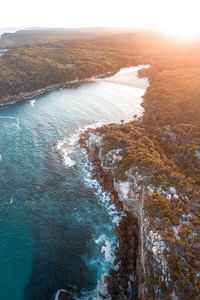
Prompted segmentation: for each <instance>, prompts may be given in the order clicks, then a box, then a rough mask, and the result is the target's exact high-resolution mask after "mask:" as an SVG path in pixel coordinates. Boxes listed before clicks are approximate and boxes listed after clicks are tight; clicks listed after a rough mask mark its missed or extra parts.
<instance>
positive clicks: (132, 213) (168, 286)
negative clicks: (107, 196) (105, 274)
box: [81, 125, 200, 300]
mask: <svg viewBox="0 0 200 300" xmlns="http://www.w3.org/2000/svg"><path fill="white" fill-rule="evenodd" d="M109 126H111V127H112V126H113V127H114V128H115V126H116V127H117V126H122V127H123V126H124V128H125V127H126V131H127V125H126V126H125V125H109ZM109 126H103V127H102V128H98V129H95V130H91V129H90V130H88V131H86V132H85V133H83V135H82V137H81V145H82V147H83V148H85V149H86V151H87V152H88V155H89V158H90V160H91V161H92V162H93V166H94V169H93V176H94V177H95V178H97V179H98V180H99V182H100V183H101V184H102V186H103V187H104V188H105V189H106V190H107V191H109V192H110V193H111V197H112V200H113V202H114V203H115V205H116V206H117V207H118V209H120V210H123V211H124V213H125V216H124V218H123V219H122V221H121V224H120V225H119V227H118V228H117V230H116V234H117V236H118V238H119V249H118V251H117V253H116V255H117V261H116V262H117V263H118V264H119V270H118V271H117V272H116V273H113V274H112V277H110V278H109V279H108V285H109V289H110V292H111V294H112V298H113V299H141V300H142V299H148V300H149V299H152V300H153V299H160V300H163V299H173V300H175V299H177V300H178V299H181V300H183V299H185V300H186V299H196V300H197V299H198V297H199V279H200V275H199V273H198V264H196V259H197V255H196V253H198V251H197V248H198V245H199V244H198V240H197V235H198V232H197V230H196V229H197V227H195V228H194V227H193V226H192V222H191V218H192V215H191V213H190V212H189V210H188V206H187V203H189V199H188V197H187V195H186V193H185V192H182V191H181V190H180V189H179V190H178V188H176V186H175V185H176V184H175V185H174V186H172V185H169V184H166V183H165V184H164V183H163V184H161V181H160V182H159V184H158V183H157V182H156V180H153V179H152V178H154V177H156V176H158V174H157V173H156V171H157V172H160V168H161V166H160V162H159V160H156V159H155V157H157V153H153V150H152V149H153V148H154V146H153V145H152V144H151V141H149V140H148V141H147V139H146V140H145V139H144V132H143V128H140V126H139V127H135V125H133V126H134V127H133V128H132V130H133V129H134V130H135V132H138V137H137V140H138V139H140V142H139V146H140V147H142V148H143V146H141V145H143V144H142V143H141V142H142V141H143V142H144V145H145V143H147V144H148V145H149V144H150V148H149V149H150V150H149V149H148V151H149V152H148V151H147V146H145V147H146V151H147V152H146V153H145V157H148V161H147V162H146V165H145V167H144V166H143V165H142V164H143V163H144V159H143V157H142V159H141V162H139V158H138V163H137V164H135V163H133V162H132V161H131V163H130V162H129V163H127V162H126V163H125V158H127V157H128V155H130V153H129V154H127V153H125V152H124V147H125V145H126V146H127V140H128V136H125V138H124V140H123V141H122V139H121V138H120V139H119V140H120V141H119V140H117V142H116V143H115V142H113V140H112V143H111V144H108V137H109V139H112V137H111V136H109V134H111V132H110V131H109V128H110V127H109ZM118 129H119V128H118ZM112 130H113V128H112ZM115 130H116V134H117V129H116V128H115ZM129 130H130V128H129ZM118 133H119V132H118ZM118 137H119V136H118ZM115 139H116V136H115ZM147 144H146V145H147ZM111 145H112V146H111ZM128 146H129V145H128ZM134 146H135V145H132V147H133V148H134ZM137 146H138V145H137ZM135 147H136V146H135ZM128 148H129V147H128ZM134 149H135V148H134ZM139 149H140V148H137V154H138V153H140V151H139ZM154 152H155V149H154ZM149 153H151V155H153V157H154V159H153V162H152V161H151V159H150V158H151V157H150V156H148V155H149ZM138 155H139V156H142V154H141V153H140V154H138ZM135 160H136V158H135V157H134V161H135ZM163 160H164V161H165V162H167V158H165V157H162V161H163ZM148 163H150V165H148ZM122 165H123V168H122ZM165 167H166V166H165ZM162 168H164V165H162ZM156 178H157V177H156ZM174 183H175V181H174ZM185 238H187V242H186V241H185V240H184V239H185ZM189 243H191V245H189ZM188 247H189V249H188V250H187V248H188ZM192 253H193V255H194V256H193V258H194V260H195V261H193V262H192V261H191V257H190V256H191V255H192ZM191 276H193V277H191Z"/></svg>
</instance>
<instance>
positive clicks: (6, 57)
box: [0, 29, 197, 103]
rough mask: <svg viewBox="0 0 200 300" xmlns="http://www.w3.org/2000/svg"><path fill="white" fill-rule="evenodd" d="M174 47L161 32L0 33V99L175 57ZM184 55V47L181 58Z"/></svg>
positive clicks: (20, 95) (18, 97) (20, 96)
mask: <svg viewBox="0 0 200 300" xmlns="http://www.w3.org/2000/svg"><path fill="white" fill-rule="evenodd" d="M177 47H178V48H180V47H181V46H180V45H177V44H176V43H175V41H173V40H170V39H169V37H167V36H162V35H161V34H159V33H155V32H134V31H132V32H131V31H129V32H123V30H116V29H115V30H114V29H113V30H111V29H107V30H106V29H104V30H100V29H87V30H86V29H79V30H78V29H76V30H75V29H74V30H72V29H71V30H70V29H68V30H67V29H65V30H64V29H59V30H58V29H57V30H27V31H26V30H22V31H19V32H16V33H7V34H3V35H2V37H1V38H0V48H1V49H4V50H5V49H7V50H8V51H6V52H5V51H4V52H2V51H1V56H0V69H1V73H0V102H1V103H8V102H11V101H13V100H21V99H23V97H24V96H25V95H27V94H28V93H32V92H34V91H36V90H38V89H46V88H48V87H50V86H52V85H57V84H64V83H65V82H68V81H73V80H81V79H85V78H89V77H91V76H97V75H101V74H104V73H107V72H116V71H117V70H119V68H121V67H122V66H127V65H138V64H140V63H141V64H144V63H150V64H152V65H154V64H155V63H157V64H158V63H159V64H160V62H163V61H165V60H166V58H165V56H167V57H170V56H173V55H174V52H176V51H177V50H176V49H177ZM195 49H197V46H195ZM168 52H169V53H168ZM194 54H195V53H194ZM186 56H187V49H186V50H184V52H183V53H182V54H181V56H180V59H181V57H182V60H185V59H186ZM193 59H195V55H193ZM180 63H181V62H180Z"/></svg>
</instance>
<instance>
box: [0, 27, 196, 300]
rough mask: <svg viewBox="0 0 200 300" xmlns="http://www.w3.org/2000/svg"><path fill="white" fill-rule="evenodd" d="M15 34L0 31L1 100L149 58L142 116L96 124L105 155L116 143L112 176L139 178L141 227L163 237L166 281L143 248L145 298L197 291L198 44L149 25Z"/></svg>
mask: <svg viewBox="0 0 200 300" xmlns="http://www.w3.org/2000/svg"><path fill="white" fill-rule="evenodd" d="M21 34H22V33H21ZM5 40H6V42H5ZM10 40H12V42H10ZM33 40H34V41H33ZM8 41H9V43H10V44H9V45H8V44H6V43H8ZM18 41H19V39H18V38H17V37H16V36H12V38H10V37H9V36H5V37H4V48H5V45H7V46H6V47H8V46H9V47H10V50H9V51H8V52H7V53H6V54H4V55H3V56H1V57H0V70H1V72H0V98H1V101H5V99H6V97H8V96H10V95H18V94H19V93H20V92H30V91H33V90H35V89H40V88H44V87H47V86H49V85H52V84H55V83H61V82H65V81H68V80H74V79H81V78H86V77H90V76H93V75H98V74H102V73H106V72H108V71H115V70H117V69H119V68H120V67H121V66H124V65H129V64H131V65H133V64H139V63H142V64H144V63H150V64H151V66H152V67H151V68H150V69H144V70H142V71H141V72H140V76H148V78H149V80H150V87H149V88H148V90H147V93H146V94H145V96H144V100H143V106H144V109H145V112H144V116H143V117H142V118H141V119H139V120H135V121H132V122H130V123H127V124H111V125H109V126H104V127H103V128H101V129H97V131H99V132H100V133H101V134H103V136H104V149H103V151H104V155H106V154H107V153H108V152H109V151H110V150H112V149H121V153H120V155H122V159H121V160H118V161H117V163H116V166H115V177H116V180H126V179H127V177H126V171H128V170H132V172H133V173H135V174H140V177H138V184H139V185H140V186H143V187H145V189H146V194H147V197H146V201H145V203H144V212H145V217H146V218H147V219H148V226H147V227H146V229H145V230H146V234H147V236H148V235H149V236H150V232H154V233H156V234H157V235H158V236H159V237H161V239H162V241H163V243H164V245H165V249H164V253H162V255H163V256H164V259H165V260H166V261H167V266H168V267H167V268H168V275H169V274H170V278H168V280H167V281H165V280H164V279H163V274H162V272H161V271H162V270H160V272H159V267H158V266H157V272H155V271H154V268H155V265H154V263H155V259H154V258H153V256H152V252H151V251H147V259H146V269H147V274H146V282H145V284H146V288H147V290H146V298H147V299H152V300H153V299H163V300H164V299H171V297H172V292H173V293H176V295H178V299H181V300H189V299H194V300H197V299H199V294H200V290H199V286H200V246H199V245H200V44H199V43H197V42H196V43H194V42H193V43H192V42H190V43H186V42H185V43H183V42H177V41H174V40H172V39H169V38H168V37H163V36H161V35H160V34H155V33H149V32H146V33H145V32H139V33H136V32H125V33H123V34H122V33H121V32H120V33H117V32H109V33H107V34H105V33H102V32H100V33H98V37H97V35H96V34H94V32H93V33H92V34H91V33H88V32H87V34H86V33H83V34H82V39H81V40H80V35H78V33H76V35H74V33H73V34H69V33H68V35H67V34H66V33H65V34H59V35H57V34H55V35H54V36H52V35H48V34H44V32H43V33H42V35H39V37H38V33H37V37H34V38H33V37H30V35H27V33H26V36H25V37H24V40H23V43H24V44H23V47H22V45H19V42H18ZM0 45H1V42H0ZM170 188H171V191H170ZM150 189H151V193H150V192H149V190H150ZM153 260H154V263H153ZM168 277H169V276H168ZM158 291H159V293H160V294H159V295H158V294H157V293H158ZM174 299H176V298H174Z"/></svg>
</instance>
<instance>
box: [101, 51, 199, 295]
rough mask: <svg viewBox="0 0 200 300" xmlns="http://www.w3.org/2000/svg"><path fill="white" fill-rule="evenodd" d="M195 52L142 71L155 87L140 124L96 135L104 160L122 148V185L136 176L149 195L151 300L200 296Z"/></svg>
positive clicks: (146, 204)
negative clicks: (101, 147)
mask: <svg viewBox="0 0 200 300" xmlns="http://www.w3.org/2000/svg"><path fill="white" fill-rule="evenodd" d="M197 49H198V47H196V48H194V47H188V48H187V49H186V50H184V51H183V50H182V51H180V52H177V49H175V48H174V49H171V52H170V53H171V54H172V53H174V55H168V56H167V55H166V54H165V55H164V53H162V55H160V56H158V57H157V59H156V60H155V62H154V64H153V66H152V67H151V68H149V69H144V70H142V71H141V72H140V75H141V76H148V77H149V80H150V86H149V88H148V90H147V92H146V94H145V96H144V99H143V106H144V109H145V111H144V115H143V117H142V118H140V119H138V120H135V121H132V122H129V123H125V124H111V125H109V126H104V127H102V128H101V129H97V132H98V133H100V134H102V135H103V154H104V157H106V155H107V154H108V153H109V152H110V151H111V150H114V149H121V150H120V156H122V159H121V160H116V161H115V167H114V176H115V178H116V180H117V181H125V180H129V179H128V175H127V174H129V175H130V172H131V173H132V175H136V177H137V184H138V185H139V186H141V187H144V188H145V191H146V199H145V202H144V215H145V220H146V221H145V222H146V223H144V226H145V234H146V242H145V247H146V262H145V264H146V278H145V287H146V291H145V296H146V299H171V297H172V296H174V297H175V296H176V297H178V298H174V299H183V300H188V299H196V300H197V299H199V295H200V290H199V286H200V246H199V245H200V67H199V63H200V56H199V54H200V53H199V52H198V51H197ZM189 53H190V59H189V60H187V59H186V58H188V57H189ZM175 54H176V55H175ZM164 57H165V59H164ZM127 172H128V173H127ZM138 175H139V176H138ZM156 238H157V242H155V241H156ZM154 239H155V240H154ZM161 241H162V242H161ZM151 242H152V244H151ZM155 245H161V247H163V248H162V249H161V250H162V251H161V250H160V252H159V251H158V253H157V255H158V257H157V258H155V254H154V253H153V251H152V249H153V247H154V248H155ZM154 251H155V249H154ZM159 257H160V258H159ZM162 264H163V265H162Z"/></svg>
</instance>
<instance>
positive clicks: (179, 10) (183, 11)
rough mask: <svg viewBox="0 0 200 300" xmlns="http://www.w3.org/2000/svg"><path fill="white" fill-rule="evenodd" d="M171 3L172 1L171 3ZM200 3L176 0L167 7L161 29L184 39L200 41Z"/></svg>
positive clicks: (194, 0)
mask: <svg viewBox="0 0 200 300" xmlns="http://www.w3.org/2000/svg"><path fill="white" fill-rule="evenodd" d="M169 3H170V1H169ZM199 12H200V1H199V0H197V1H196V0H190V1H186V0H182V1H179V0H174V1H173V2H172V3H170V5H166V6H165V16H167V17H165V18H163V20H162V19H161V20H160V24H158V26H159V25H160V29H161V30H163V31H165V32H166V33H168V34H170V35H172V36H175V37H178V38H182V39H194V38H199V39H200V18H199Z"/></svg>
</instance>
